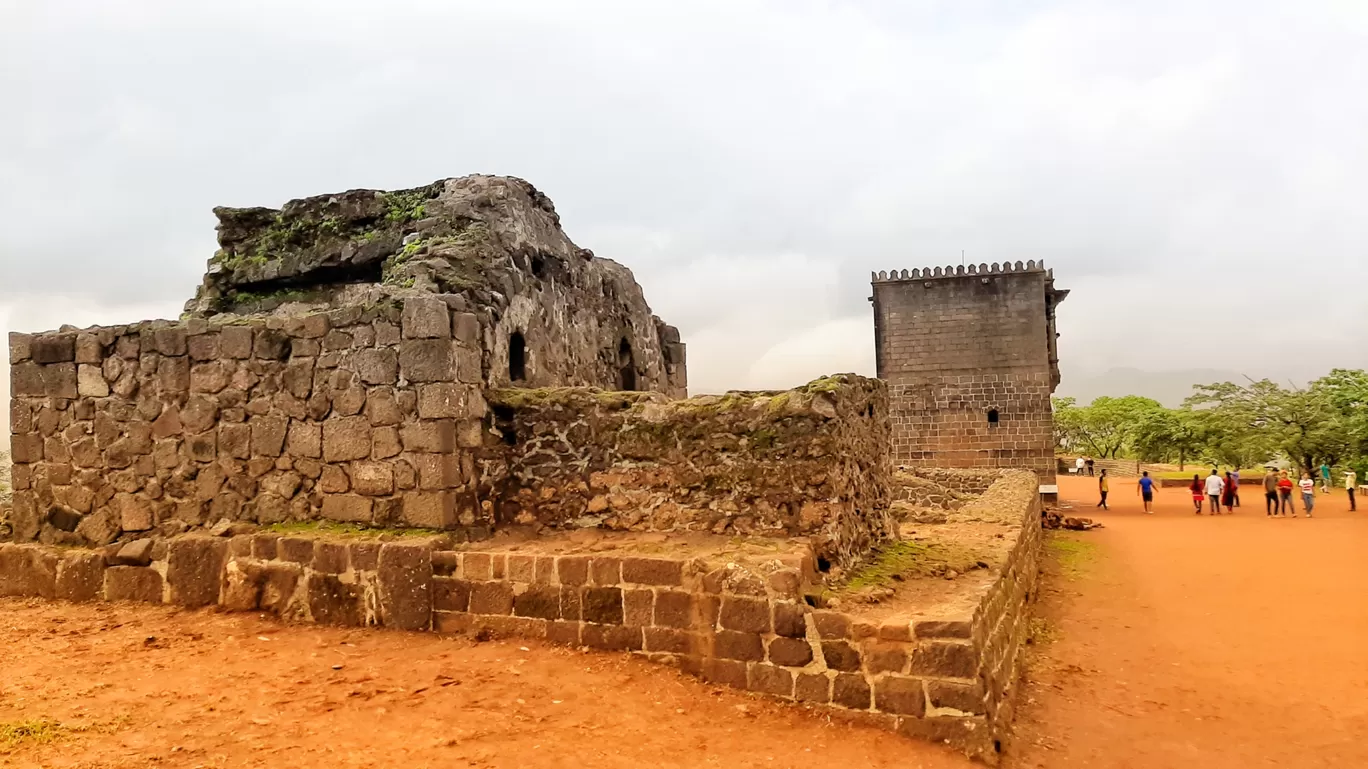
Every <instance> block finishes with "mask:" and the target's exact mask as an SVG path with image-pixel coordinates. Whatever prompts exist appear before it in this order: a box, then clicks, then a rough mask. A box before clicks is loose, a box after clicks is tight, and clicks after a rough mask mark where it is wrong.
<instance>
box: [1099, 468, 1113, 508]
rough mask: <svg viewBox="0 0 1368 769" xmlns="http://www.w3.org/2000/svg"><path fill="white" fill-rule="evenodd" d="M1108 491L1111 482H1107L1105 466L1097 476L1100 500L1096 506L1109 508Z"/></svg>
mask: <svg viewBox="0 0 1368 769" xmlns="http://www.w3.org/2000/svg"><path fill="white" fill-rule="evenodd" d="M1108 491H1111V484H1110V483H1108V482H1107V470H1106V468H1103V469H1102V473H1101V474H1100V475H1098V476H1097V493H1098V495H1099V496H1101V497H1102V499H1101V501H1100V502H1098V503H1097V506H1098V507H1100V508H1102V509H1103V510H1110V509H1111V508H1110V507H1107V492H1108Z"/></svg>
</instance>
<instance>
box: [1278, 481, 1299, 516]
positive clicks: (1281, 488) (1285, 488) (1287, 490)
mask: <svg viewBox="0 0 1368 769" xmlns="http://www.w3.org/2000/svg"><path fill="white" fill-rule="evenodd" d="M1292 486H1293V484H1292V479H1291V478H1288V477H1287V471H1286V470H1283V471H1282V472H1280V473H1278V499H1279V500H1280V501H1281V504H1280V505H1279V507H1278V515H1287V514H1288V513H1291V514H1292V517H1293V518H1295V517H1297V508H1296V506H1294V505H1293V504H1292Z"/></svg>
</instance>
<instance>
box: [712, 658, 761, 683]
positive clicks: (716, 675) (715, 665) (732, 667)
mask: <svg viewBox="0 0 1368 769" xmlns="http://www.w3.org/2000/svg"><path fill="white" fill-rule="evenodd" d="M702 667H703V670H702V672H703V680H704V681H707V682H708V683H710V684H718V685H719V686H730V687H733V688H736V689H745V688H746V686H747V685H748V684H749V683H750V677H749V676H748V675H747V674H746V663H744V662H738V661H736V660H724V659H717V658H715V657H708V658H705V659H704V660H703V665H702Z"/></svg>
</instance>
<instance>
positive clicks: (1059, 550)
mask: <svg viewBox="0 0 1368 769" xmlns="http://www.w3.org/2000/svg"><path fill="white" fill-rule="evenodd" d="M1045 548H1046V550H1048V551H1049V553H1050V556H1051V557H1052V558H1054V560H1055V562H1056V563H1058V564H1059V571H1060V573H1062V574H1063V575H1064V576H1065V578H1067V579H1077V578H1078V577H1081V576H1083V574H1084V573H1086V572H1087V570H1088V568H1089V567H1090V566H1091V565H1092V563H1093V561H1094V560H1095V559H1096V557H1097V544H1096V543H1093V542H1088V541H1087V540H1083V539H1079V538H1078V537H1077V536H1076V535H1074V534H1073V533H1071V532H1070V533H1065V532H1048V533H1047V539H1046V540H1045Z"/></svg>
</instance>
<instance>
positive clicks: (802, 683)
mask: <svg viewBox="0 0 1368 769" xmlns="http://www.w3.org/2000/svg"><path fill="white" fill-rule="evenodd" d="M793 696H794V697H795V698H797V699H798V700H800V701H802V702H812V703H817V704H822V705H825V704H827V703H829V702H831V678H829V677H828V676H827V675H825V674H823V673H799V674H798V680H797V681H796V682H795V683H794V692H793Z"/></svg>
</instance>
